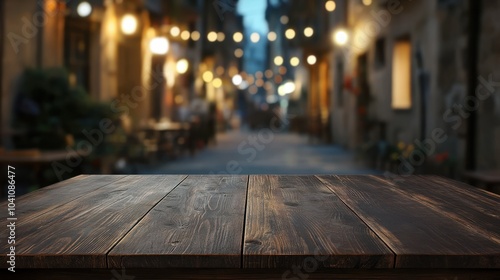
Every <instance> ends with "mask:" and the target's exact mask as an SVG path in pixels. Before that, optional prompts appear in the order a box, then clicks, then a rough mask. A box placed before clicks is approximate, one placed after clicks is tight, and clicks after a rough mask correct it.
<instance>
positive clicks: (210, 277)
mask: <svg viewBox="0 0 500 280" xmlns="http://www.w3.org/2000/svg"><path fill="white" fill-rule="evenodd" d="M498 275H500V270H498V269H497V270H494V269H469V270H466V269H452V270H450V269H390V268H389V269H387V268H386V269H382V268H380V269H318V270H315V271H309V272H308V271H305V270H304V269H297V270H295V272H294V273H289V272H288V270H283V269H237V268H236V269H235V268H233V269H231V268H229V269H213V268H208V269H200V268H199V269H192V268H183V269H175V268H174V269H151V268H144V269H130V268H127V269H87V270H75V269H58V270H53V269H44V270H32V269H30V270H20V271H17V272H16V273H15V274H14V273H11V272H8V271H7V270H4V271H0V278H1V279H36V280H67V279H71V280H89V279H113V280H143V279H144V280H153V279H155V280H180V279H189V280H193V279H203V280H214V279H219V280H234V279H238V280H262V279H272V280H276V279H293V280H306V279H307V280H332V279H335V280H337V279H350V280H352V279H372V280H373V279H384V280H387V279H392V280H401V279H405V280H407V279H408V280H416V279H422V280H428V279H434V280H438V279H439V280H471V279H480V280H498ZM9 276H10V278H9Z"/></svg>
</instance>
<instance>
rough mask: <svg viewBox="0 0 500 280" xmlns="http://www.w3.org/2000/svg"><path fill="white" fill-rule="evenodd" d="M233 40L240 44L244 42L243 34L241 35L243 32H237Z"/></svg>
mask: <svg viewBox="0 0 500 280" xmlns="http://www.w3.org/2000/svg"><path fill="white" fill-rule="evenodd" d="M233 40H234V41H235V42H236V43H239V42H241V41H243V34H241V32H235V33H234V34H233Z"/></svg>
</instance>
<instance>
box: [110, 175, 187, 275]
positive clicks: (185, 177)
mask: <svg viewBox="0 0 500 280" xmlns="http://www.w3.org/2000/svg"><path fill="white" fill-rule="evenodd" d="M188 177H189V176H188V175H184V178H183V179H182V180H180V182H179V183H178V184H177V185H175V187H173V188H172V189H171V190H170V191H169V192H168V193H166V194H165V195H164V196H163V197H162V198H161V199H159V200H158V202H156V203H155V204H154V205H153V206H152V207H151V208H150V209H149V210H148V211H147V212H146V213H144V215H142V217H140V218H139V219H138V220H137V221H136V222H135V223H134V224H133V225H132V226H131V227H130V229H129V230H127V232H126V233H125V234H124V235H123V236H122V237H121V238H120V239H118V240H117V241H116V242H115V244H113V245H112V246H111V247H110V248H109V250H108V251H107V252H106V268H110V267H109V257H108V256H109V253H111V251H113V249H114V248H115V247H116V245H118V244H119V243H120V242H121V241H122V240H123V239H124V238H125V237H126V236H127V235H128V234H129V233H130V231H132V230H133V229H134V228H135V226H137V224H139V223H140V222H141V221H142V220H143V219H144V217H146V215H148V214H149V212H151V211H152V210H153V209H154V208H155V207H156V205H158V204H159V203H160V202H162V201H163V200H164V199H165V198H166V197H167V196H168V195H169V194H170V193H171V192H173V191H174V190H175V189H176V188H177V187H178V186H179V185H180V184H182V182H184V181H185V180H186V179H187V178H188Z"/></svg>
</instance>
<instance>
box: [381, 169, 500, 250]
mask: <svg viewBox="0 0 500 280" xmlns="http://www.w3.org/2000/svg"><path fill="white" fill-rule="evenodd" d="M372 178H373V179H374V180H379V181H381V182H383V183H384V184H389V185H391V186H393V187H394V188H395V189H398V190H400V191H401V194H402V195H404V196H408V197H412V198H413V199H415V200H417V201H418V202H419V203H421V204H424V205H425V206H427V207H429V208H432V209H434V210H436V211H438V212H440V213H442V214H443V215H445V216H447V217H449V218H450V219H453V220H455V221H456V222H457V223H460V224H462V225H464V226H465V227H467V228H469V229H470V230H472V231H475V232H477V233H480V234H483V235H485V236H487V237H489V238H491V239H492V240H494V241H496V242H498V243H500V196H497V195H494V194H489V193H485V192H484V191H480V190H479V191H478V190H477V189H476V188H474V187H472V186H469V185H463V186H460V184H461V183H460V182H457V181H454V180H450V179H446V178H437V177H436V179H438V180H439V181H436V180H433V176H432V177H431V176H413V177H412V178H411V181H410V182H411V183H410V184H409V183H407V182H405V181H402V182H394V181H391V180H386V179H385V178H384V177H382V176H372Z"/></svg>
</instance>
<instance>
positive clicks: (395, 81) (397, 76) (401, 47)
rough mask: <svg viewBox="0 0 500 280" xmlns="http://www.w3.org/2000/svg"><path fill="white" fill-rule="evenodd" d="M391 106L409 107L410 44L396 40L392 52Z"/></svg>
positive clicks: (395, 107)
mask: <svg viewBox="0 0 500 280" xmlns="http://www.w3.org/2000/svg"><path fill="white" fill-rule="evenodd" d="M392 108H393V109H410V108H411V44H410V41H409V40H398V41H396V43H395V44H394V50H393V54H392Z"/></svg>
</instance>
